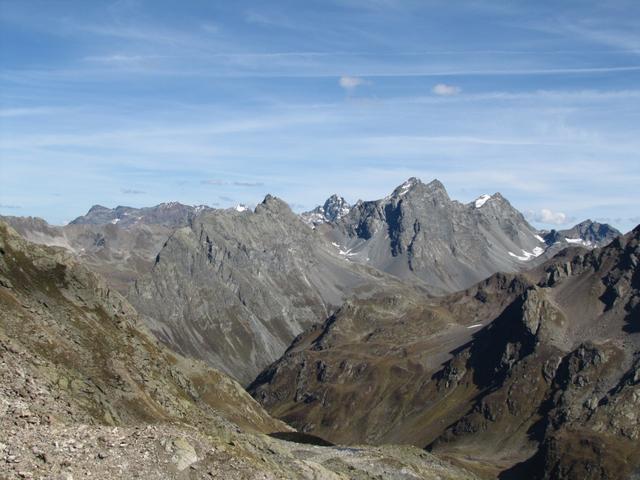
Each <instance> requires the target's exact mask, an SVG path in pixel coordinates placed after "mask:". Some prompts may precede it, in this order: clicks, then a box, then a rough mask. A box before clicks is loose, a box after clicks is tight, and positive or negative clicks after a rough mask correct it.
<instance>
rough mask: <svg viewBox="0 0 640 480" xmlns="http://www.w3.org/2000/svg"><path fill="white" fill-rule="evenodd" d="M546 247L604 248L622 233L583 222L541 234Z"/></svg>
mask: <svg viewBox="0 0 640 480" xmlns="http://www.w3.org/2000/svg"><path fill="white" fill-rule="evenodd" d="M541 233H542V236H543V238H544V241H545V243H546V244H547V245H549V246H552V245H554V244H560V245H562V246H564V247H566V246H568V245H579V246H584V247H590V248H595V247H604V246H605V245H608V244H609V243H611V241H612V240H613V239H614V238H616V237H619V236H620V235H622V233H621V232H620V231H618V230H616V229H615V228H613V227H612V226H611V225H607V224H606V223H605V224H602V223H598V222H592V221H591V220H585V221H584V222H580V223H578V224H577V225H575V226H573V227H572V228H569V229H567V230H551V231H550V232H541Z"/></svg>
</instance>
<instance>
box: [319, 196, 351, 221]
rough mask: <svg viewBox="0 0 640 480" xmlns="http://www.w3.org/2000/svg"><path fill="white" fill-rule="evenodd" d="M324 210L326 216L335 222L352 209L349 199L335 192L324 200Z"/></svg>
mask: <svg viewBox="0 0 640 480" xmlns="http://www.w3.org/2000/svg"><path fill="white" fill-rule="evenodd" d="M322 209H323V211H324V216H325V217H326V219H327V220H328V221H329V222H335V221H336V220H340V219H341V218H342V217H344V216H345V215H346V214H348V213H349V210H351V205H349V204H348V203H347V201H346V200H345V199H344V198H343V197H341V196H339V195H336V194H335V193H334V194H333V195H331V196H330V197H329V198H327V201H326V202H324V205H323V207H322Z"/></svg>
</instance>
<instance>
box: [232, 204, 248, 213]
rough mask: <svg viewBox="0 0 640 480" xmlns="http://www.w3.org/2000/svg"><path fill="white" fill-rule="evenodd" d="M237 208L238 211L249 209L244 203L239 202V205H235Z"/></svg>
mask: <svg viewBox="0 0 640 480" xmlns="http://www.w3.org/2000/svg"><path fill="white" fill-rule="evenodd" d="M235 210H236V212H246V211H247V210H249V207H247V206H246V205H245V204H243V203H239V204H238V205H236V206H235Z"/></svg>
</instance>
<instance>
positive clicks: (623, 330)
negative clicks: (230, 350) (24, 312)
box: [249, 227, 640, 479]
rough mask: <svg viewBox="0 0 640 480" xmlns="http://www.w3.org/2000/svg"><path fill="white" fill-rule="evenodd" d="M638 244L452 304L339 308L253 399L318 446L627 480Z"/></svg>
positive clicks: (487, 284) (520, 474)
mask: <svg viewBox="0 0 640 480" xmlns="http://www.w3.org/2000/svg"><path fill="white" fill-rule="evenodd" d="M639 241H640V227H638V228H636V229H635V230H634V231H633V232H630V233H629V234H627V235H625V236H623V237H618V238H617V239H615V240H613V241H612V242H611V243H610V244H609V245H608V246H607V247H604V248H601V249H595V250H591V251H589V250H586V249H583V248H575V247H574V248H570V249H567V250H565V251H563V252H561V253H560V254H559V255H557V256H556V257H554V258H553V259H551V260H549V261H548V262H546V263H544V264H543V265H541V266H539V267H537V268H536V269H534V270H532V271H529V272H526V273H524V274H519V275H515V276H514V275H504V274H497V275H494V276H492V277H490V278H489V279H487V280H485V281H483V282H481V283H479V284H477V285H476V286H474V287H472V288H471V289H469V290H467V291H466V292H461V293H459V294H454V295H452V296H448V297H442V298H437V299H424V298H419V297H415V296H412V295H405V294H403V293H398V294H395V295H389V296H386V297H380V298H376V299H370V300H362V301H359V302H352V303H348V304H346V305H345V306H344V307H343V308H342V309H340V310H339V311H338V312H337V313H336V314H335V315H333V316H332V317H330V318H329V319H328V320H327V321H326V322H325V323H324V324H323V325H322V326H317V327H315V328H313V329H310V330H308V331H307V332H305V333H304V334H302V335H301V336H299V337H298V338H297V339H296V341H295V342H294V343H293V344H292V345H291V347H290V348H289V349H288V350H287V352H286V353H285V355H284V356H283V357H282V358H281V359H280V360H279V361H278V362H276V363H274V364H273V365H271V366H270V367H269V368H268V369H266V370H265V371H264V372H263V373H262V374H261V375H260V376H259V377H258V378H257V379H256V381H255V382H254V383H253V384H252V385H251V386H250V387H249V390H250V391H251V392H252V394H253V395H254V397H255V398H256V399H258V400H259V401H260V402H261V403H263V405H265V406H266V407H267V409H268V410H269V411H271V412H272V413H273V414H274V415H276V416H278V417H279V418H282V419H284V420H286V421H287V422H290V423H291V424H292V425H294V426H296V427H297V428H300V429H301V430H303V431H306V432H310V433H315V434H318V435H321V436H323V437H324V438H327V439H328V440H339V441H367V442H372V443H385V442H389V441H392V442H410V443H413V444H415V445H418V446H426V445H429V448H430V449H431V450H433V451H434V452H437V453H439V454H441V455H445V456H448V457H450V458H452V459H457V461H461V462H463V463H464V464H465V465H467V466H468V467H469V468H473V469H475V470H476V471H478V472H480V473H484V474H486V475H488V476H489V477H491V476H495V475H497V474H498V473H500V472H503V473H502V475H503V476H504V477H505V478H567V479H569V478H570V479H582V478H593V479H596V478H627V477H628V476H629V475H632V472H635V473H636V474H637V473H638V468H639V465H638V458H640V456H639V454H640V442H639V441H638V440H639V439H640V418H639V417H638V415H639V412H640V409H638V399H639V398H640V373H639V371H638V366H639V362H638V360H639V358H640V326H639V325H640V323H639V322H640V310H639V308H640V266H639V263H640V245H639ZM576 444H578V445H581V447H580V448H577V447H576Z"/></svg>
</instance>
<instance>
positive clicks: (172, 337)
mask: <svg viewBox="0 0 640 480" xmlns="http://www.w3.org/2000/svg"><path fill="white" fill-rule="evenodd" d="M334 250H335V249H334V247H333V246H331V245H330V244H328V243H327V242H326V241H325V240H323V239H322V238H321V237H319V236H318V235H317V234H316V233H315V232H314V231H313V230H311V229H309V228H308V227H307V226H306V225H304V223H303V222H302V221H301V220H300V218H299V217H298V216H297V215H295V214H294V213H293V212H292V211H291V210H290V208H289V207H288V205H287V204H286V203H285V202H283V201H282V200H280V199H278V198H275V197H272V196H270V195H268V196H267V197H266V198H265V200H264V202H262V203H261V204H260V205H258V206H257V207H256V209H255V211H254V212H250V211H245V212H237V211H234V210H216V211H209V212H203V213H202V214H201V215H199V216H198V217H197V218H196V219H194V221H193V222H192V225H191V226H190V227H186V228H182V229H178V230H176V231H175V232H174V233H173V234H172V235H171V237H170V238H169V239H168V240H167V242H166V244H165V245H164V247H163V248H162V250H161V251H160V252H159V254H158V256H157V258H156V262H155V265H154V267H153V269H152V271H151V273H150V274H148V275H146V276H143V277H142V278H140V279H139V280H138V281H137V282H136V284H135V288H134V289H132V291H131V293H130V295H129V298H130V299H131V301H132V303H133V304H134V305H135V306H136V308H137V309H138V311H139V312H141V313H143V314H144V316H145V318H146V319H147V322H148V324H149V325H150V327H151V329H152V330H153V331H154V332H155V333H156V335H157V336H158V337H159V338H160V339H162V340H163V341H164V342H165V343H167V344H168V345H170V346H172V348H175V349H176V350H178V351H179V352H181V353H183V354H186V355H190V356H193V357H196V358H200V359H204V360H206V361H207V362H208V363H210V364H211V365H215V366H217V367H218V368H221V369H222V370H224V371H225V372H228V373H230V374H231V375H233V376H234V377H235V378H237V379H239V380H240V381H242V382H249V381H250V380H252V379H253V378H254V377H255V375H256V374H257V373H258V372H259V371H260V370H261V369H262V368H264V367H265V366H266V365H268V364H269V363H271V362H272V361H274V360H275V359H277V358H278V357H279V356H280V355H281V354H282V352H284V350H285V349H286V347H287V345H289V343H290V342H291V340H293V338H295V336H296V335H298V334H299V333H300V332H302V331H303V330H304V329H305V328H307V327H309V326H310V325H311V324H313V323H317V322H319V321H321V320H322V319H323V318H325V317H326V316H327V315H329V314H330V313H331V312H332V311H333V310H334V309H335V308H336V307H337V306H338V305H340V303H342V301H343V299H344V297H345V295H346V294H348V293H349V292H353V291H355V290H356V289H359V293H360V294H368V293H367V292H371V291H375V290H378V289H382V288H385V285H386V284H396V283H397V281H396V280H394V279H393V278H392V277H389V276H386V275H384V274H382V273H380V272H378V271H376V270H374V269H372V268H370V267H367V266H364V265H358V264H354V263H352V262H349V261H348V260H346V259H345V258H342V257H340V256H339V255H336V253H335V251H334Z"/></svg>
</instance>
